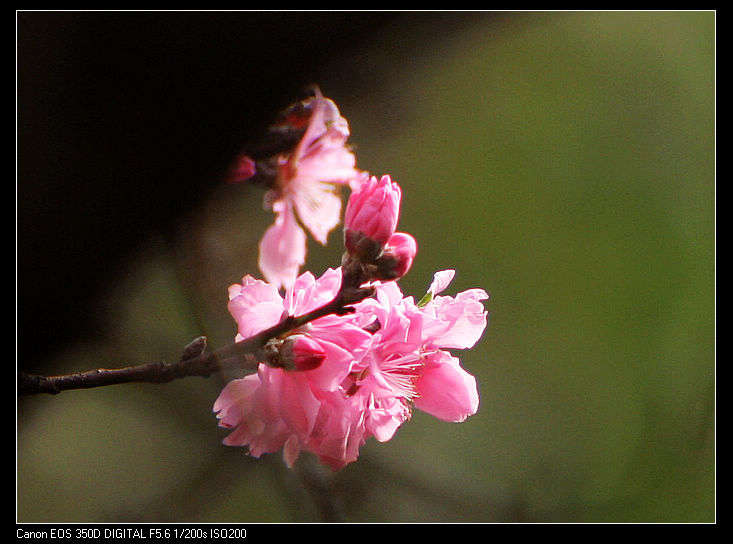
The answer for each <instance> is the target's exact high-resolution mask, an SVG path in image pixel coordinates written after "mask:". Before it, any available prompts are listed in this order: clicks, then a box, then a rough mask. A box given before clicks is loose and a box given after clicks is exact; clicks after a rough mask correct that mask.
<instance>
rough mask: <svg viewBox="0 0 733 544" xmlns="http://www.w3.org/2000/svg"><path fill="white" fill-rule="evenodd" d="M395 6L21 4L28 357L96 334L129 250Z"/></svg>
mask: <svg viewBox="0 0 733 544" xmlns="http://www.w3.org/2000/svg"><path fill="white" fill-rule="evenodd" d="M400 16H401V15H399V14H395V13H382V12H366V13H332V12H321V13H313V12H310V13H306V12H302V13H287V12H285V13H276V14H274V13H259V12H239V13H220V12H218V13H217V12H212V13H183V12H180V13H170V12H166V13H160V12H146V13H124V12H123V13H120V12H115V13H103V12H81V13H79V12H65V13H64V12H53V13H43V12H21V13H19V14H18V17H17V35H18V40H17V74H18V80H17V97H18V102H17V121H18V141H17V143H18V152H17V161H18V172H17V175H18V183H17V199H16V203H17V265H18V266H17V273H18V290H17V300H18V304H17V309H18V332H19V334H18V352H19V363H20V366H21V367H23V368H26V369H31V370H34V371H40V370H42V368H40V367H41V366H42V361H43V359H45V358H46V357H48V356H49V355H50V354H52V353H53V352H54V351H56V350H57V349H59V348H60V347H61V346H63V345H65V344H67V343H68V342H71V341H73V340H74V339H75V338H78V337H79V335H86V334H93V333H94V332H93V327H94V326H95V324H94V320H93V319H90V318H89V316H90V315H91V313H92V310H91V305H92V304H93V300H94V299H95V298H96V297H98V296H99V293H100V289H101V288H102V287H103V286H105V285H107V284H108V283H109V282H110V280H111V279H113V278H115V277H116V276H117V275H118V272H119V269H120V267H121V266H122V263H124V261H125V259H126V257H127V256H128V255H129V253H130V251H132V250H133V249H134V248H135V247H136V246H137V245H138V244H140V242H141V241H142V240H144V239H145V237H146V236H148V235H149V234H150V232H154V231H158V232H162V233H166V232H171V229H174V228H175V224H176V222H177V221H180V220H181V218H183V217H185V215H186V213H187V212H189V211H190V210H192V209H193V208H195V207H196V206H197V203H200V202H201V201H203V200H205V199H206V197H207V195H208V194H210V193H211V191H213V190H214V188H215V187H216V184H217V182H218V181H219V180H220V178H221V176H222V175H223V172H225V171H226V169H227V167H228V166H229V165H230V164H231V161H232V160H233V158H234V157H235V156H236V154H237V152H238V151H239V150H241V149H242V148H243V146H244V145H246V143H247V142H248V141H251V140H252V139H253V138H256V137H257V136H258V135H259V134H261V133H262V131H263V130H264V129H265V127H266V125H267V124H268V123H269V122H270V121H271V120H272V118H273V116H274V114H275V113H276V112H277V111H278V110H279V109H280V108H282V107H285V106H287V105H288V104H290V103H292V102H293V101H294V99H295V98H297V97H299V96H301V95H302V93H303V92H304V90H305V88H306V86H308V85H310V84H313V83H315V82H318V81H319V80H320V77H321V76H322V73H321V70H323V66H324V64H325V62H326V61H327V60H328V59H329V58H330V57H331V56H333V55H334V54H336V53H341V52H343V50H344V49H345V48H348V47H350V46H354V45H356V44H359V43H363V42H364V40H367V39H368V38H369V36H370V34H371V33H373V32H374V31H375V28H377V27H379V26H380V25H383V24H384V23H386V22H387V21H390V20H394V19H396V18H398V17H400ZM420 17H428V18H429V17H431V16H430V15H421V16H420ZM354 83H355V84H358V82H354ZM90 328H91V329H92V330H90ZM39 338H43V341H38V339H39Z"/></svg>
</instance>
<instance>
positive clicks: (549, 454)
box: [16, 12, 716, 522]
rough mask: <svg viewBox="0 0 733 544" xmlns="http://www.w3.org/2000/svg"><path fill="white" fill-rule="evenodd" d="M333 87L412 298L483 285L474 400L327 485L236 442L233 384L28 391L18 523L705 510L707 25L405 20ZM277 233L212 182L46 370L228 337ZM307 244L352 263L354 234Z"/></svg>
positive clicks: (541, 516) (674, 15) (254, 198)
mask: <svg viewBox="0 0 733 544" xmlns="http://www.w3.org/2000/svg"><path fill="white" fill-rule="evenodd" d="M446 25H455V28H451V29H450V30H451V31H450V32H448V31H446ZM318 83H319V84H320V86H321V88H322V89H323V91H324V94H325V95H326V96H329V97H331V98H333V99H334V100H335V101H336V102H337V104H339V106H340V108H341V111H342V113H343V114H344V115H345V116H346V117H347V118H348V120H349V122H350V125H351V129H352V138H351V141H352V142H353V144H354V145H355V148H356V152H357V158H358V162H359V166H360V167H361V168H363V169H365V170H368V171H370V172H371V173H373V174H375V175H380V174H390V175H391V176H392V177H393V179H395V180H396V181H397V182H399V183H400V184H401V185H402V187H403V189H404V199H403V211H402V218H401V223H400V229H401V230H404V231H407V232H410V233H412V234H413V235H414V236H415V237H416V238H417V240H418V243H419V254H418V258H417V260H416V261H415V264H414V267H413V269H412V270H411V272H410V273H409V275H408V276H406V277H405V278H404V279H403V280H401V282H400V283H401V286H402V288H403V291H405V292H406V293H408V294H414V295H416V296H420V295H422V294H423V293H424V291H425V289H426V287H427V286H428V284H429V283H430V281H431V278H432V274H433V273H434V272H435V271H436V270H441V269H445V268H453V269H455V270H456V271H457V275H456V279H455V280H454V283H453V284H452V285H451V287H450V289H449V293H448V294H453V293H455V292H457V291H460V290H464V289H467V288H471V287H481V288H483V289H485V290H486V291H487V292H488V293H489V294H490V299H489V301H487V303H486V306H487V309H488V311H489V326H488V328H487V331H486V333H485V335H484V337H483V339H482V340H481V341H480V343H479V344H478V345H477V346H476V347H475V348H474V349H472V350H470V351H468V352H465V353H461V354H460V357H461V360H462V362H463V365H464V367H465V368H466V369H467V370H468V371H469V372H471V373H473V374H474V375H475V376H476V377H477V380H478V384H479V392H480V397H481V407H480V410H479V412H478V414H476V415H475V416H473V417H472V418H470V419H468V420H467V421H466V422H464V423H462V424H448V423H443V422H440V421H438V420H436V419H434V418H431V417H429V416H427V415H424V414H421V413H419V412H417V411H416V412H414V416H413V419H412V421H410V422H409V423H407V424H405V425H404V426H403V427H402V428H401V429H400V430H399V431H398V432H397V434H396V436H395V437H394V438H393V439H392V440H391V441H390V442H388V443H385V444H379V443H376V442H375V441H374V440H370V441H369V442H368V443H367V445H366V446H365V447H364V448H363V449H362V454H361V458H360V460H359V461H357V462H356V463H354V464H352V465H350V466H348V467H347V468H345V469H344V470H342V471H340V472H338V473H332V472H330V471H329V470H326V469H323V468H321V467H320V466H318V465H317V464H316V463H314V462H313V459H311V458H310V457H309V456H303V457H302V458H301V460H300V461H299V463H298V465H297V466H296V469H295V470H289V469H287V468H285V467H284V464H283V462H282V459H281V456H280V455H279V454H273V455H270V456H266V457H263V458H262V459H259V460H258V459H252V458H249V457H247V456H246V455H245V454H244V452H243V451H242V450H241V449H238V448H228V447H225V446H223V445H221V439H222V438H223V437H224V436H225V435H226V432H225V431H224V430H222V429H219V428H217V427H216V420H215V417H214V415H213V414H212V412H211V406H212V404H213V402H214V400H215V398H216V396H217V394H218V392H219V390H220V388H221V386H222V384H223V383H224V382H223V381H222V380H223V377H216V378H210V379H206V380H203V379H198V378H192V379H186V380H180V381H178V382H174V383H171V384H168V385H165V386H155V385H123V386H115V387H110V388H102V389H98V390H88V391H75V392H67V393H63V394H61V395H58V396H56V397H33V398H28V399H22V401H23V402H22V403H19V414H20V416H21V417H20V418H19V421H20V424H19V426H18V433H17V451H18V456H17V479H16V481H17V519H18V521H21V522H31V521H73V522H83V521H113V522H114V521H133V522H134V521H141V522H174V521H192V522H198V521H200V522H217V521H228V522H303V521H305V522H308V521H346V522H713V521H715V519H716V518H715V511H716V508H715V13H714V12H701V13H696V12H649V13H647V12H630V13H625V12H608V13H607V12H578V13H574V12H554V13H535V12H525V13H501V14H498V15H497V14H483V13H476V14H451V15H448V14H446V18H445V20H441V19H437V20H436V19H435V18H433V19H431V20H430V21H429V22H424V23H423V22H421V20H418V18H417V17H416V23H415V24H414V25H405V24H404V19H403V20H402V21H401V22H400V24H399V25H393V26H387V27H384V28H382V29H381V30H380V31H379V32H373V33H370V34H367V35H365V36H364V37H363V43H362V44H361V45H360V46H359V47H358V48H356V49H354V50H351V49H350V50H348V51H344V54H343V56H341V57H339V58H334V59H333V61H332V64H331V65H329V66H326V67H324V70H323V77H322V78H321V80H320V81H319V82H318ZM278 105H279V104H278ZM271 221H272V215H271V214H269V213H267V212H264V211H263V210H262V191H261V190H258V189H257V188H251V187H244V186H224V185H222V186H221V187H219V188H218V189H217V191H216V192H215V193H214V194H213V195H212V197H211V198H210V199H209V200H208V201H207V202H205V203H204V204H203V205H202V206H201V209H199V210H198V211H197V213H196V214H195V215H194V216H193V217H192V218H191V219H190V220H189V221H188V222H187V223H186V225H185V227H184V228H182V229H181V230H180V233H179V235H178V236H177V237H176V238H175V239H174V240H170V239H163V238H156V237H155V236H152V237H151V238H150V240H149V241H148V243H146V244H145V245H144V247H142V248H140V249H139V251H138V253H137V258H136V259H135V260H134V261H131V262H130V263H129V264H128V268H127V269H126V272H125V274H124V277H123V279H122V280H120V281H118V282H116V283H115V284H113V285H110V289H109V297H107V299H106V300H105V302H104V303H103V304H102V305H101V306H100V308H99V319H100V320H101V322H102V323H104V324H106V325H107V329H106V330H107V331H108V333H107V335H105V336H104V337H103V338H99V339H98V341H91V340H90V341H85V342H81V343H78V344H77V345H75V346H72V347H70V348H68V349H66V350H65V351H64V352H63V353H61V354H59V355H57V356H56V357H55V359H54V365H55V366H54V368H55V370H56V371H58V372H72V371H78V370H85V369H88V368H95V367H100V366H105V367H115V366H123V365H127V364H131V363H138V362H139V363H142V362H148V361H151V360H159V359H167V360H171V359H175V358H176V357H177V356H178V354H179V353H180V351H181V349H182V346H184V345H185V344H186V343H187V342H188V341H189V340H191V339H192V338H194V337H196V336H198V335H200V334H206V335H208V337H209V339H210V342H211V344H212V345H222V344H224V343H227V342H229V341H231V340H232V338H233V335H234V333H235V329H234V323H233V322H232V321H231V319H230V317H229V315H228V313H227V311H226V287H227V286H228V285H229V284H231V283H234V282H236V281H239V279H240V278H241V277H242V276H243V275H244V274H246V273H255V274H256V273H257V269H256V250H255V248H256V244H257V242H258V240H259V237H260V236H261V234H262V233H263V232H264V229H265V228H266V227H267V226H268V225H269V224H270V223H271ZM309 249H310V254H309V262H308V267H309V268H310V269H311V270H313V271H314V272H315V273H317V274H318V273H320V272H322V271H323V270H324V269H325V268H326V267H328V266H334V265H336V264H337V263H338V261H339V256H340V252H341V248H340V243H339V233H337V232H336V233H334V234H333V235H332V237H331V239H330V244H329V245H328V246H327V247H325V248H324V247H318V246H316V245H315V244H314V243H311V244H310V246H309Z"/></svg>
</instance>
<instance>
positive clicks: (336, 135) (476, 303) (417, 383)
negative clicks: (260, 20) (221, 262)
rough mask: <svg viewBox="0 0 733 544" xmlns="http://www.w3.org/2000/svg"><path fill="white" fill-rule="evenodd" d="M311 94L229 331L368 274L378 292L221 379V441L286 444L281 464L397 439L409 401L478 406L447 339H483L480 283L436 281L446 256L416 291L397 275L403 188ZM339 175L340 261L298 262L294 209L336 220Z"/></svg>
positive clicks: (408, 256) (313, 226)
mask: <svg viewBox="0 0 733 544" xmlns="http://www.w3.org/2000/svg"><path fill="white" fill-rule="evenodd" d="M314 101H315V103H313V104H310V106H311V108H312V110H311V111H312V114H311V117H310V121H309V123H308V126H307V128H306V130H305V133H304V135H303V137H302V140H301V141H300V143H299V144H298V145H297V146H296V147H295V149H294V151H293V152H292V154H289V155H284V156H282V157H280V158H279V159H278V164H279V168H280V171H279V174H278V177H277V182H276V183H275V186H274V187H273V188H272V189H271V190H270V198H271V200H272V202H273V209H274V210H275V212H276V214H277V217H276V220H275V224H274V225H273V226H272V227H270V228H269V229H268V231H267V232H266V233H265V235H264V237H263V240H262V243H261V245H260V250H261V254H260V267H261V270H262V272H263V274H264V275H265V278H266V279H267V280H268V281H262V280H258V279H255V278H253V277H252V276H249V275H247V276H245V277H244V278H243V280H242V283H241V284H235V285H233V286H231V287H230V288H229V311H230V313H231V314H232V316H233V317H234V319H235V321H236V323H237V335H236V341H238V342H239V341H242V340H244V339H246V338H250V337H252V336H254V335H256V334H258V333H260V332H261V331H264V330H266V329H268V328H270V327H272V326H274V325H277V324H278V323H280V322H281V321H282V320H283V319H284V318H287V317H289V316H303V315H307V314H308V313H309V312H313V311H314V310H318V309H320V308H323V307H325V306H326V305H328V304H329V303H331V302H332V301H334V300H338V298H337V297H339V295H341V294H342V293H343V292H344V290H348V289H349V288H359V287H360V286H369V287H370V288H371V289H372V290H373V296H370V297H368V298H363V297H362V298H361V299H360V300H359V301H358V302H356V303H355V304H352V305H351V306H349V307H348V308H342V309H343V310H344V311H339V312H334V313H329V314H328V315H325V316H322V317H318V318H317V319H313V320H310V321H307V322H306V323H305V324H301V325H299V326H297V327H295V328H294V329H292V330H289V331H288V332H287V333H285V334H283V335H280V336H279V337H277V338H273V339H271V340H270V341H269V342H268V344H267V346H265V351H264V353H265V355H264V356H263V357H262V360H261V362H260V364H259V365H258V368H257V372H256V373H255V374H250V375H247V376H245V377H243V378H240V379H235V380H233V381H231V382H229V383H228V384H227V385H226V387H225V388H224V389H223V391H222V392H221V394H220V395H219V397H218V399H217V400H216V402H215V403H214V411H215V412H216V414H217V418H218V420H219V425H220V426H222V427H225V428H228V429H232V432H231V433H230V434H229V435H228V436H227V437H226V438H225V439H224V443H225V444H227V445H232V446H246V447H248V448H249V452H250V454H251V455H253V456H255V457H259V456H260V455H262V454H265V453H272V452H276V451H279V450H280V449H282V450H283V455H284V458H285V461H286V463H287V464H288V465H289V466H292V465H293V463H294V462H295V460H296V459H297V458H298V456H299V455H300V453H301V452H302V451H309V452H312V453H314V454H315V455H317V456H318V458H319V459H320V460H321V461H322V462H323V463H325V464H327V465H329V466H331V467H333V468H334V469H340V468H342V467H344V466H346V465H347V464H348V463H351V462H353V461H355V460H356V459H357V458H358V455H359V449H360V447H361V446H362V445H363V444H364V443H365V441H366V440H367V439H368V438H369V437H374V438H375V439H376V440H378V441H380V442H384V441H387V440H389V439H391V438H392V436H393V435H394V433H395V431H396V430H397V429H398V428H399V427H400V426H401V425H402V424H403V423H404V422H405V421H407V420H408V419H409V418H410V415H411V412H412V409H413V407H414V408H417V409H419V410H422V411H424V412H427V413H429V414H431V415H433V416H435V417H437V418H439V419H441V420H444V421H453V422H459V421H463V420H464V419H466V418H467V417H468V416H470V415H472V414H474V413H476V411H477V409H478V404H479V397H478V390H477V387H476V380H475V379H474V377H473V376H472V375H471V374H469V373H468V372H466V371H465V370H464V369H463V368H462V367H461V365H460V361H459V359H458V358H457V357H455V356H454V355H452V354H451V353H450V351H448V350H453V349H459V350H462V349H468V348H471V347H473V346H474V345H475V344H476V342H477V341H478V340H479V339H480V337H481V335H482V334H483V332H484V329H485V327H486V323H487V312H486V311H485V309H484V305H483V300H485V299H487V298H488V295H487V294H486V292H485V291H483V290H481V289H469V290H467V291H464V292H462V293H459V294H458V295H456V296H455V297H450V296H442V295H440V293H441V292H443V291H444V290H445V289H446V287H447V286H448V285H449V284H450V282H451V280H452V279H453V275H454V272H453V271H452V270H445V271H442V272H438V273H436V274H435V277H434V280H433V283H432V284H431V286H430V288H429V289H428V292H427V294H426V295H425V297H423V298H422V299H421V300H420V301H419V302H415V300H414V299H413V297H411V296H405V295H403V293H402V292H401V290H400V288H399V287H398V285H397V283H396V282H395V281H393V280H396V279H399V278H400V277H402V276H403V275H404V274H405V273H406V272H407V271H408V270H409V268H410V266H411V264H412V262H413V259H414V258H415V254H416V251H417V244H416V242H415V239H414V238H413V237H412V236H410V235H409V234H406V233H401V232H396V228H397V224H398V220H399V212H400V204H401V198H402V190H401V188H400V187H399V185H397V184H396V183H395V182H394V181H392V179H391V178H390V177H389V176H382V177H381V178H377V177H374V176H370V175H368V174H367V173H364V172H358V171H357V170H356V169H355V167H354V164H355V163H354V160H353V154H352V153H351V151H350V150H348V149H347V148H346V146H345V141H346V137H347V136H348V128H347V124H346V121H345V120H344V119H343V118H342V117H341V116H340V114H338V109H337V108H336V106H335V105H334V104H333V102H331V101H330V100H328V99H325V98H323V97H322V96H321V95H320V93H317V94H316V96H315V97H314ZM243 164H244V165H245V166H243V168H242V170H241V171H242V172H245V173H246V175H247V176H249V175H251V174H252V173H253V172H254V169H255V164H254V161H249V162H247V161H244V163H243ZM334 183H336V184H339V183H340V184H348V185H349V187H350V188H351V195H350V198H349V201H348V204H347V207H346V212H345V216H344V246H345V251H344V257H343V259H342V263H341V266H340V267H339V268H336V269H329V270H327V271H326V272H325V273H324V274H323V275H322V276H321V277H319V278H316V277H315V276H314V275H313V274H311V273H310V272H305V273H303V274H300V275H297V272H298V270H299V269H300V266H301V265H302V264H303V262H304V258H305V233H304V232H303V230H302V229H301V227H300V226H299V225H298V223H297V219H296V212H297V216H298V217H299V218H300V221H301V222H302V223H303V224H304V225H305V226H306V228H307V229H308V230H309V231H310V232H311V234H312V235H313V236H314V237H315V238H316V239H317V240H319V241H321V242H325V239H326V235H327V233H328V231H329V230H331V229H332V228H333V227H334V226H335V225H336V224H337V223H338V221H339V220H340V200H338V197H337V195H336V193H335V192H334V191H333V190H332V189H333V184H334ZM283 286H284V287H285V292H284V295H281V293H280V290H279V288H280V287H283ZM319 315H320V314H319ZM258 360H259V359H258Z"/></svg>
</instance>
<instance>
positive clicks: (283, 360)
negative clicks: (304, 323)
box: [278, 334, 326, 370]
mask: <svg viewBox="0 0 733 544" xmlns="http://www.w3.org/2000/svg"><path fill="white" fill-rule="evenodd" d="M278 351H279V354H278V363H279V365H278V366H281V367H283V368H284V369H285V370H313V369H314V368H318V367H319V366H321V363H322V362H323V360H324V359H325V358H326V351H325V350H324V349H323V346H321V344H319V343H318V342H316V341H315V340H313V338H311V337H310V336H306V335H305V334H293V335H290V336H288V337H287V338H285V340H283V342H282V344H281V345H280V349H279V350H278Z"/></svg>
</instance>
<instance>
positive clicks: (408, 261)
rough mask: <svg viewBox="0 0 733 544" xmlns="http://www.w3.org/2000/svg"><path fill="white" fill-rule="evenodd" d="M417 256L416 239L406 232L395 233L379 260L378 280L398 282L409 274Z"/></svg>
mask: <svg viewBox="0 0 733 544" xmlns="http://www.w3.org/2000/svg"><path fill="white" fill-rule="evenodd" d="M416 254H417V242H416V241H415V238H413V237H412V236H410V235H409V234H406V233H404V232H395V233H394V234H393V235H392V237H391V238H390V239H389V241H388V242H387V245H386V246H385V247H384V251H383V252H382V255H381V256H380V257H379V258H378V259H377V261H376V264H377V275H378V278H377V279H381V280H396V279H399V278H401V277H402V276H404V275H405V274H407V271H408V270H410V267H411V266H412V261H413V260H414V259H415V255H416Z"/></svg>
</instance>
